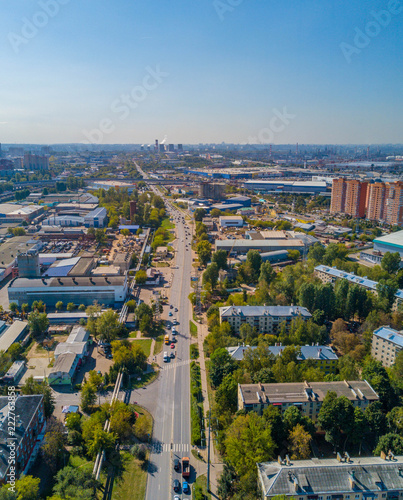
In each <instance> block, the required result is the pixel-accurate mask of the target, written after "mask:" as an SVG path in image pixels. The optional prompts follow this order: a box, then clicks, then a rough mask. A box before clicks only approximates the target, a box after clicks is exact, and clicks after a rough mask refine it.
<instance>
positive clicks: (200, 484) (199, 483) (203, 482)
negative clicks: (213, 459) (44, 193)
mask: <svg viewBox="0 0 403 500" xmlns="http://www.w3.org/2000/svg"><path fill="white" fill-rule="evenodd" d="M192 490H193V496H194V497H196V495H195V493H196V490H199V491H201V492H202V494H203V495H204V496H203V497H201V496H200V494H199V496H198V497H196V498H204V499H206V500H211V495H209V494H207V477H206V476H199V477H198V478H197V479H196V481H195V482H194V484H193V488H192Z"/></svg>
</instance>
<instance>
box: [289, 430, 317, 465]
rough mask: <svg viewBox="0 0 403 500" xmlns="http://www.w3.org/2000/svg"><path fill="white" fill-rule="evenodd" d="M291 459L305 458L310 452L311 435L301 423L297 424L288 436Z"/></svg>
mask: <svg viewBox="0 0 403 500" xmlns="http://www.w3.org/2000/svg"><path fill="white" fill-rule="evenodd" d="M288 439H289V442H290V451H291V460H306V459H308V458H309V456H310V454H311V445H310V443H311V441H312V436H311V435H310V434H309V432H307V431H306V430H305V429H304V427H303V426H302V425H301V424H297V425H296V426H295V427H294V428H293V429H292V431H291V432H290V434H289V436H288Z"/></svg>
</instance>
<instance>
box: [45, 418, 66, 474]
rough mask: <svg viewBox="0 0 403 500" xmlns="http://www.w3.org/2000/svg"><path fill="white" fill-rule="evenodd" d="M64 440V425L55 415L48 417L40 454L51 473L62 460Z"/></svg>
mask: <svg viewBox="0 0 403 500" xmlns="http://www.w3.org/2000/svg"><path fill="white" fill-rule="evenodd" d="M66 441H67V440H66V434H65V429H64V425H63V424H62V423H61V422H60V421H59V420H57V419H56V418H55V417H51V418H50V419H48V421H47V424H46V434H45V438H44V441H43V444H42V454H43V457H44V460H45V462H46V464H47V466H48V467H49V469H50V470H51V471H53V473H55V472H56V470H57V469H58V468H59V467H60V465H61V464H62V463H63V462H64V454H65V451H66V450H65V445H66Z"/></svg>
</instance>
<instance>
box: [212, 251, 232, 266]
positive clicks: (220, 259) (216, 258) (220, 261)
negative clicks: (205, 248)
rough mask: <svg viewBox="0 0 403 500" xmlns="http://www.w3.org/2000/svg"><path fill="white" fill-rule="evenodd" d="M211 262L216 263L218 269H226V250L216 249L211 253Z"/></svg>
mask: <svg viewBox="0 0 403 500" xmlns="http://www.w3.org/2000/svg"><path fill="white" fill-rule="evenodd" d="M211 260H212V262H214V263H215V264H217V267H218V269H227V267H228V264H227V252H226V251H225V250H217V251H216V252H214V253H213V256H212V258H211Z"/></svg>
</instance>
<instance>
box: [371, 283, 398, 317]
mask: <svg viewBox="0 0 403 500" xmlns="http://www.w3.org/2000/svg"><path fill="white" fill-rule="evenodd" d="M376 290H377V292H378V298H379V304H380V306H381V308H382V309H383V310H384V311H385V312H390V310H391V309H392V306H393V304H394V303H395V300H396V297H395V294H396V292H397V290H398V285H397V282H396V281H395V280H390V279H389V280H385V279H381V280H379V282H378V284H377V285H376Z"/></svg>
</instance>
